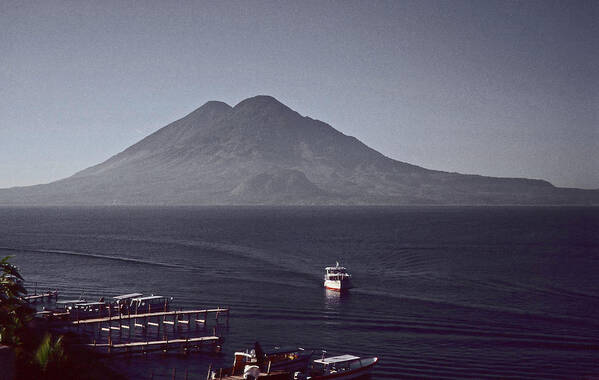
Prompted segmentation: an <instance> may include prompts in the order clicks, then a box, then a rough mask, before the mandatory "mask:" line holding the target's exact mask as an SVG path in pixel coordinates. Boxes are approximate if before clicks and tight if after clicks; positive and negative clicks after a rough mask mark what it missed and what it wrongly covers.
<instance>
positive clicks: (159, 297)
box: [133, 296, 166, 301]
mask: <svg viewBox="0 0 599 380" xmlns="http://www.w3.org/2000/svg"><path fill="white" fill-rule="evenodd" d="M161 298H166V297H163V296H146V297H139V298H134V299H133V301H150V300H157V299H161Z"/></svg>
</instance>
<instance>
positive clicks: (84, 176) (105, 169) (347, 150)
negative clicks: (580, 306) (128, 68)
mask: <svg viewBox="0 0 599 380" xmlns="http://www.w3.org/2000/svg"><path fill="white" fill-rule="evenodd" d="M2 204H3V205H11V204H19V205H23V204H25V205H26V204H31V205H55V204H56V205H64V204H79V205H106V204H123V205H136V204H139V205H169V204H172V205H179V204H181V205H183V204H184V205H228V204H337V205H343V204H347V205H355V204H364V205H368V204H391V205H392V204H399V205H401V204H407V205H409V204H472V205H484V204H585V205H588V204H599V190H581V189H563V188H557V187H555V186H553V185H552V184H550V183H549V182H547V181H544V180H535V179H527V178H497V177H486V176H480V175H471V174H459V173H449V172H443V171H437V170H431V169H425V168H423V167H420V166H417V165H413V164H409V163H405V162H401V161H398V160H394V159H391V158H389V157H386V156H384V155H383V154H381V153H380V152H378V151H376V150H374V149H372V148H370V147H368V146H366V145H365V144H363V143H362V142H361V141H359V140H358V139H356V138H355V137H352V136H347V135H345V134H343V133H342V132H340V131H338V130H336V129H335V128H333V127H332V126H330V125H329V124H326V123H324V122H322V121H319V120H315V119H312V118H310V117H308V116H302V115H300V114H299V113H297V112H296V111H294V110H292V109H291V108H289V107H287V106H286V105H284V104H283V103H281V102H279V101H278V100H276V99H275V98H273V97H271V96H267V95H259V96H255V97H252V98H248V99H244V100H242V101H241V102H239V103H237V104H236V105H235V106H233V107H231V106H230V105H228V104H226V103H224V102H220V101H209V102H206V103H205V104H204V105H202V106H201V107H199V108H197V109H195V110H194V111H192V112H190V113H189V114H187V115H185V116H184V117H182V118H180V119H178V120H176V121H174V122H172V123H170V124H168V125H166V126H165V127H162V128H160V129H158V130H157V131H155V132H154V133H152V134H150V135H148V136H146V137H145V138H143V139H141V140H140V141H138V142H137V143H135V144H133V145H131V146H129V147H128V148H126V149H125V150H123V151H122V152H120V153H118V154H116V155H114V156H112V157H110V158H109V159H107V160H106V161H104V162H102V163H99V164H97V165H94V166H91V167H88V168H86V169H83V170H81V171H79V172H77V173H75V174H74V175H73V176H71V177H68V178H65V179H61V180H58V181H55V182H52V183H50V184H45V185H35V186H29V187H20V188H11V189H3V190H0V205H2Z"/></svg>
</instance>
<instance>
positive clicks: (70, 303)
mask: <svg viewBox="0 0 599 380" xmlns="http://www.w3.org/2000/svg"><path fill="white" fill-rule="evenodd" d="M85 302H86V301H85V300H84V299H78V300H61V301H56V307H57V308H58V309H64V310H66V311H69V310H72V309H73V307H75V305H78V304H82V303H85Z"/></svg>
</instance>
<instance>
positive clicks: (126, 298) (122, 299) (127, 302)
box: [112, 293, 143, 313]
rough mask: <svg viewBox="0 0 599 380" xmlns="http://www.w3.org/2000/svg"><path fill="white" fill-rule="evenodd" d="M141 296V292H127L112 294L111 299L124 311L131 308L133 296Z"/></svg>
mask: <svg viewBox="0 0 599 380" xmlns="http://www.w3.org/2000/svg"><path fill="white" fill-rule="evenodd" d="M141 296H143V294H141V293H129V294H123V295H120V296H114V297H112V299H113V300H114V303H115V304H116V306H117V308H118V309H119V310H120V311H121V312H123V313H124V312H126V311H127V310H129V309H130V308H131V305H132V304H133V300H134V299H135V298H140V297H141Z"/></svg>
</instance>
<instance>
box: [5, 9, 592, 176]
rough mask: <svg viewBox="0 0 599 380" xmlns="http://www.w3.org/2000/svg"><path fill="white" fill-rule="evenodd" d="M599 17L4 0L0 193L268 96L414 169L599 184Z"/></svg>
mask: <svg viewBox="0 0 599 380" xmlns="http://www.w3.org/2000/svg"><path fill="white" fill-rule="evenodd" d="M597 20H599V1H589V2H582V1H581V2H577V1H563V2H552V1H539V2H535V1H523V2H515V1H501V2H492V1H488V0H485V1H478V0H477V1H453V0H452V1H430V2H429V1H422V0H418V1H399V0H397V1H390V2H385V1H378V2H377V1H370V0H368V1H367V0H364V1H359V2H353V1H314V2H311V1H293V2H291V1H289V2H286V1H273V2H263V1H241V2H233V1H210V2H208V1H206V2H203V1H202V2H185V1H147V2H144V1H114V2H112V1H107V0H102V1H89V2H87V1H79V0H78V1H62V2H55V1H49V0H44V1H38V2H29V1H24V0H18V1H6V0H0V100H1V102H0V187H9V186H15V185H28V184H36V183H43V182H49V181H52V180H56V179H59V178H64V177H67V176H69V175H71V174H73V173H75V172H76V171H78V170H81V169H83V168H85V167H88V166H90V165H93V164H96V163H99V162H100V161H103V160H105V159H107V158H108V157H110V156H111V155H113V154H116V153H118V152H119V151H121V150H123V149H125V148H126V147H127V146H129V145H131V144H133V143H135V142H136V141H138V140H139V139H141V138H142V137H144V136H146V135H148V134H150V133H151V132H154V131H155V130H157V129H158V128H160V127H162V126H164V125H166V124H168V123H169V122H171V121H174V120H175V119H177V118H180V117H182V116H184V115H185V114H187V113H188V112H190V111H192V110H193V109H195V108H197V107H199V106H201V105H202V104H203V103H205V102H206V101H208V100H212V99H215V100H222V101H225V102H227V103H229V104H231V105H235V104H237V103H238V102H240V101H241V100H243V99H245V98H247V97H250V96H254V95H257V94H268V95H272V96H274V97H276V98H277V99H279V100H280V101H281V102H283V103H285V104H287V105H288V106H290V107H291V108H293V109H295V110H296V111H298V112H299V113H301V114H303V115H308V116H311V117H313V118H316V119H320V120H323V121H325V122H327V123H329V124H331V125H332V126H333V127H335V128H337V129H338V130H340V131H342V132H343V133H345V134H348V135H352V136H355V137H357V138H359V139H360V140H362V141H363V142H364V143H366V144H367V145H369V146H370V147H372V148H374V149H376V150H378V151H380V152H382V153H383V154H385V155H387V156H389V157H392V158H395V159H398V160H401V161H406V162H410V163H413V164H417V165H421V166H424V167H427V168H433V169H441V170H447V171H457V172H461V173H477V174H484V175H491V176H509V177H530V178H543V179H547V180H549V181H550V182H552V183H553V184H555V185H558V186H568V187H585V188H599V117H598V115H599V22H598V21H597Z"/></svg>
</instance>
